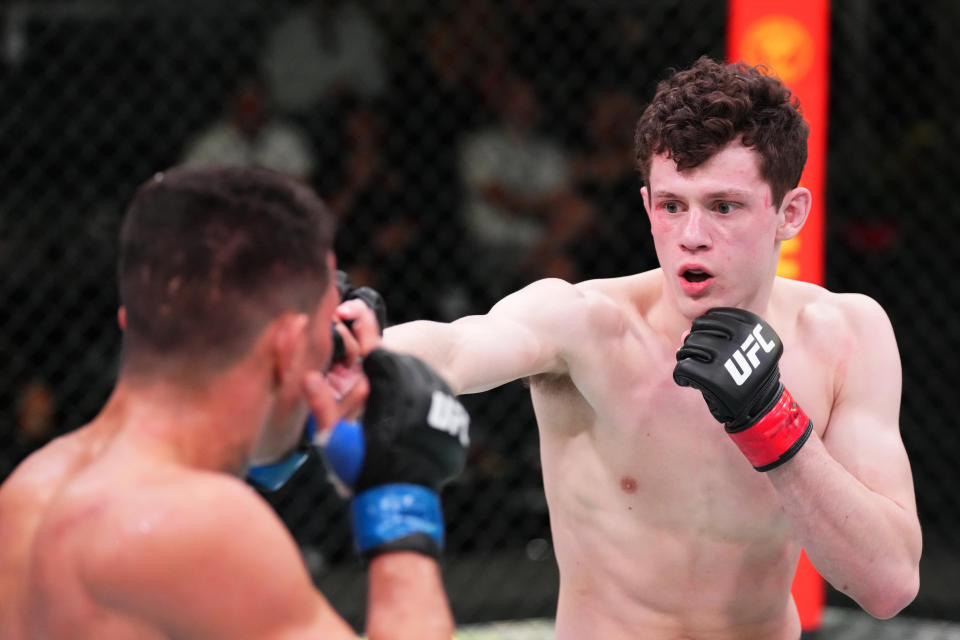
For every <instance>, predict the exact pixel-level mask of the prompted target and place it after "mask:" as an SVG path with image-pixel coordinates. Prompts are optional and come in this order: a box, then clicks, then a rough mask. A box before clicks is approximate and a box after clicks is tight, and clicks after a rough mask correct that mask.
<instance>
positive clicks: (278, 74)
mask: <svg viewBox="0 0 960 640" xmlns="http://www.w3.org/2000/svg"><path fill="white" fill-rule="evenodd" d="M382 55H383V37H382V35H381V33H380V30H379V28H378V26H377V25H376V24H375V23H374V22H373V20H372V19H371V18H370V16H369V15H368V14H367V13H366V12H365V11H364V9H363V8H362V7H361V6H360V5H359V3H357V2H354V1H352V0H310V1H308V2H305V3H303V4H300V5H298V6H296V7H294V8H293V9H292V10H291V11H290V12H289V13H288V14H287V15H286V16H284V17H283V18H281V20H280V22H279V23H277V24H276V25H275V26H274V27H273V29H272V30H271V31H270V32H269V33H268V34H267V40H266V46H265V49H264V52H263V57H262V59H261V66H262V72H263V74H264V78H265V80H266V85H267V91H268V93H269V96H270V99H271V100H272V101H273V104H274V106H275V107H276V108H277V109H279V110H280V111H281V112H282V113H287V114H298V115H305V114H308V113H309V112H310V111H312V110H313V109H314V108H315V107H317V106H318V105H320V104H321V103H323V102H325V101H329V100H331V99H333V98H336V97H338V96H341V95H342V94H344V93H352V94H356V95H358V96H360V97H364V98H373V97H376V96H379V95H381V94H382V93H383V92H384V89H385V88H386V78H387V75H386V69H385V68H384V66H383V58H382Z"/></svg>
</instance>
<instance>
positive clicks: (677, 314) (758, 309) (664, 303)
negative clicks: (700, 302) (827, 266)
mask: <svg viewBox="0 0 960 640" xmlns="http://www.w3.org/2000/svg"><path fill="white" fill-rule="evenodd" d="M772 285H773V283H771V287H769V288H767V289H766V290H764V291H761V292H757V295H755V296H753V297H752V298H751V299H749V300H741V301H737V302H734V303H730V302H728V303H724V304H719V303H718V304H716V305H708V306H706V307H705V308H704V309H703V312H706V311H707V309H709V308H711V307H712V306H735V307H738V308H741V309H746V310H748V311H752V312H754V313H756V314H758V315H760V316H761V317H765V318H766V317H769V316H770V315H771V313H772V312H773V309H772V308H773V307H774V306H775V304H774V298H775V296H774V295H773V286H772ZM681 307H682V305H681V304H680V303H679V302H678V301H677V300H675V299H674V298H673V297H672V294H671V293H670V292H669V291H667V289H666V287H665V286H664V287H662V289H661V290H660V292H659V295H658V296H657V297H656V298H655V301H654V302H653V304H652V305H651V306H650V309H649V312H648V315H647V317H648V319H649V321H650V324H651V325H652V326H653V327H654V328H655V330H656V331H657V332H658V333H660V334H661V335H663V336H664V337H666V338H667V339H668V340H670V341H671V342H676V343H677V344H679V343H680V341H681V338H682V336H683V335H684V333H685V332H686V331H688V330H689V329H690V326H691V324H693V320H694V318H695V317H696V316H697V315H699V314H693V315H692V316H691V315H689V314H686V313H684V312H683V310H682V308H681Z"/></svg>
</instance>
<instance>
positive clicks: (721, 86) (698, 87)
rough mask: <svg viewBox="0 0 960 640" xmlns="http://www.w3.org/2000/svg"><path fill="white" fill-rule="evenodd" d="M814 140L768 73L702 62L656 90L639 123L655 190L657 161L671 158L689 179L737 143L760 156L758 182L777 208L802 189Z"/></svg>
mask: <svg viewBox="0 0 960 640" xmlns="http://www.w3.org/2000/svg"><path fill="white" fill-rule="evenodd" d="M808 134H809V127H808V126H807V123H806V122H804V120H803V116H802V115H801V112H800V104H799V102H798V101H797V99H796V97H795V96H794V95H793V94H792V93H791V92H790V90H789V89H788V88H787V87H786V85H784V84H783V83H782V82H781V81H780V80H779V79H777V78H775V77H773V76H771V75H769V74H768V73H767V70H766V69H765V68H764V67H762V66H759V67H752V66H749V65H746V64H744V63H742V62H738V63H734V64H721V63H719V62H716V61H714V60H711V59H710V58H708V57H705V56H704V57H702V58H700V59H699V60H697V62H696V63H694V65H693V66H692V67H690V68H689V69H685V70H683V71H679V72H676V73H674V74H673V75H672V76H670V77H669V78H667V79H666V80H663V81H661V82H660V83H659V84H658V85H657V92H656V94H655V95H654V97H653V101H652V102H651V103H650V105H649V106H648V107H647V108H646V110H644V112H643V114H642V115H641V116H640V120H639V121H638V122H637V129H636V135H635V138H634V141H635V147H636V162H637V170H638V171H639V172H640V174H641V176H642V177H643V181H644V184H649V183H650V163H651V160H652V159H653V156H654V155H658V154H661V153H666V154H667V156H668V157H669V158H670V159H671V160H673V161H674V162H676V163H677V168H678V169H679V170H680V171H683V170H686V169H692V168H694V167H697V166H699V165H701V164H703V163H704V162H706V161H707V160H708V159H710V157H712V156H713V155H714V154H715V153H717V152H718V151H720V150H721V149H723V147H725V146H726V145H727V144H729V143H730V142H732V141H734V140H736V139H738V138H739V139H741V141H742V142H743V144H744V146H747V147H751V148H753V149H755V150H756V151H757V152H758V153H759V154H760V159H761V160H760V175H761V176H762V177H763V179H764V180H766V181H767V183H768V184H769V185H770V189H771V191H772V195H773V201H774V203H775V204H776V205H777V206H779V204H780V202H781V201H782V200H783V196H784V195H785V194H786V193H787V191H789V190H790V189H793V188H794V187H796V186H797V184H799V182H800V174H801V173H802V172H803V165H804V164H805V163H806V161H807V135H808Z"/></svg>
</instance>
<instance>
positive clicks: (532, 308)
mask: <svg viewBox="0 0 960 640" xmlns="http://www.w3.org/2000/svg"><path fill="white" fill-rule="evenodd" d="M754 156H755V152H753V151H752V150H750V149H747V148H745V147H743V146H742V145H740V144H739V143H734V144H731V145H730V146H728V147H727V148H725V149H724V150H722V151H721V152H720V153H718V154H717V155H716V156H714V157H713V158H711V159H710V160H709V161H708V162H707V163H705V164H704V165H703V166H701V167H697V168H696V169H693V170H690V171H686V172H679V171H677V169H676V165H675V164H674V163H673V162H672V161H670V160H669V159H667V158H665V157H662V156H657V157H655V158H654V162H653V166H652V171H651V181H650V182H651V185H652V194H647V192H646V190H645V191H644V195H645V200H646V201H647V203H648V206H649V211H648V214H649V215H650V218H651V228H652V230H653V235H654V240H655V243H656V246H657V252H658V256H659V258H660V263H661V267H662V268H660V269H656V270H652V271H648V272H645V273H641V274H636V275H631V276H626V277H623V278H615V279H607V280H594V281H588V282H583V283H580V284H576V285H571V284H568V283H565V282H562V281H559V280H543V281H540V282H536V283H534V284H532V285H530V286H528V287H526V288H525V289H522V290H521V291H519V292H516V293H514V294H512V295H510V296H507V297H506V298H504V299H503V300H501V301H500V302H499V303H497V304H496V305H495V306H494V307H493V308H492V309H491V311H490V312H489V313H488V314H486V315H483V316H470V317H466V318H462V319H460V320H457V321H455V322H453V323H450V324H440V323H432V322H424V321H418V322H413V323H407V324H404V325H398V326H396V327H392V328H390V329H388V330H387V331H386V333H385V335H384V340H385V343H386V344H387V346H388V347H390V348H394V349H398V350H406V351H409V352H412V353H415V354H417V355H419V356H421V357H423V358H425V359H426V360H427V361H428V362H431V363H432V364H434V366H436V367H437V368H438V370H439V371H440V372H441V374H442V375H444V376H445V377H446V379H447V380H448V381H449V382H450V383H451V386H452V387H453V388H454V389H455V390H457V391H458V392H461V393H472V392H479V391H483V390H486V389H490V388H493V387H495V386H498V385H500V384H503V383H505V382H507V381H510V380H514V379H518V378H523V377H529V379H530V383H531V384H530V389H531V396H532V400H533V406H534V409H535V412H536V415H537V422H538V425H539V430H540V446H541V452H540V453H541V460H542V467H543V480H544V489H545V492H546V497H547V502H548V504H549V508H550V522H551V528H552V533H553V541H554V545H555V549H556V554H557V562H558V564H559V568H560V596H559V602H558V607H557V618H556V630H557V638H558V639H560V640H575V639H580V638H604V639H605V640H607V639H609V640H617V639H621V638H623V639H628V638H637V637H643V638H645V639H651V640H661V639H662V640H679V639H696V640H720V639H729V640H734V639H737V640H742V639H744V638H750V639H760V640H796V639H797V638H798V637H799V635H800V624H799V620H798V616H797V612H796V608H795V606H794V603H793V601H792V598H791V596H790V585H791V581H792V577H793V572H794V569H795V567H796V563H797V559H798V555H799V552H800V548H801V547H803V548H805V549H806V551H807V553H808V555H809V556H810V558H811V560H812V561H813V562H814V564H815V566H817V568H818V569H819V570H820V571H821V573H822V574H823V575H824V576H825V577H826V578H827V579H828V580H830V582H831V583H832V584H833V585H834V586H836V587H837V588H838V589H841V590H843V591H844V592H846V593H847V594H848V595H850V596H851V597H853V598H854V599H855V600H857V601H858V602H859V603H860V604H861V606H863V607H864V608H865V609H866V610H867V611H869V612H870V613H872V614H874V615H876V616H878V617H889V616H891V615H894V614H895V613H896V612H897V611H899V610H900V609H901V608H902V607H903V606H905V605H906V604H907V603H909V601H910V600H912V598H913V597H914V595H915V594H916V588H917V586H916V585H917V579H918V578H917V564H918V561H919V555H920V535H919V534H920V532H919V525H918V522H917V518H916V507H915V502H914V495H913V485H912V479H911V475H910V468H909V463H908V461H907V458H906V454H905V452H904V449H903V445H902V442H901V440H900V434H899V425H898V413H899V398H900V363H899V358H898V355H897V350H896V343H895V340H894V337H893V332H892V329H891V327H890V324H889V321H888V320H887V318H886V316H885V314H884V313H883V311H882V310H881V309H880V307H879V306H878V305H877V304H876V303H875V302H873V301H872V300H870V299H869V298H866V297H864V296H860V295H840V294H835V293H831V292H829V291H827V290H825V289H823V288H820V287H817V286H814V285H810V284H806V283H800V282H794V281H791V280H786V279H783V278H778V277H775V270H776V260H777V255H778V253H779V247H780V243H781V242H782V241H783V240H786V239H788V238H790V237H792V236H793V235H795V233H796V232H797V231H798V230H799V228H800V227H801V226H802V224H803V221H804V219H805V217H806V212H807V210H808V207H809V193H808V192H806V190H805V189H795V190H793V191H791V192H790V193H788V194H787V196H786V197H785V198H784V201H783V203H782V204H781V205H780V206H779V208H775V207H773V206H772V205H770V204H769V203H770V198H769V187H768V186H767V185H766V183H764V182H763V180H762V179H761V178H760V174H759V170H758V169H757V163H756V161H755V157H754ZM648 195H652V197H650V198H648V197H646V196H648ZM765 196H766V199H765ZM691 269H692V270H695V271H697V272H698V273H702V272H705V273H707V274H709V277H707V278H706V279H704V278H703V276H702V275H700V276H695V277H694V278H692V279H691V278H688V277H685V276H684V275H683V274H684V273H686V272H688V271H689V270H691ZM716 306H737V307H741V308H746V309H749V310H751V311H753V312H754V313H757V314H758V315H760V316H761V317H763V318H764V319H766V321H767V322H768V323H769V324H770V325H771V326H772V327H773V329H774V330H775V331H776V332H777V333H778V335H779V336H780V338H781V340H782V342H783V344H784V354H783V357H782V359H781V361H780V370H781V374H782V380H783V383H784V384H785V385H786V387H787V388H788V389H789V390H790V391H791V393H792V394H793V396H794V398H795V399H796V400H797V402H798V403H799V405H800V406H801V407H802V408H803V410H804V411H805V412H806V414H807V415H808V416H809V417H810V418H811V419H812V421H813V424H814V426H815V434H813V435H812V436H811V437H810V440H809V441H808V442H807V443H806V444H805V445H804V447H803V448H802V449H801V450H800V451H799V453H798V454H797V455H796V456H795V457H794V458H793V459H791V460H790V461H789V462H788V463H786V464H784V465H782V466H781V467H779V468H777V469H774V470H773V471H770V472H768V473H758V472H757V471H755V470H754V469H753V467H752V466H751V464H750V463H749V462H748V461H747V459H746V458H745V457H744V455H743V454H742V453H741V452H740V451H739V450H738V448H737V447H736V445H735V444H734V443H733V442H732V441H731V440H730V438H729V437H728V436H727V435H726V433H725V432H724V430H723V428H722V426H721V425H720V424H718V423H717V422H716V420H714V418H713V417H712V416H711V414H710V412H709V411H708V409H707V406H706V404H705V402H704V400H703V398H702V396H701V394H700V393H699V392H698V391H696V390H694V389H692V388H688V387H679V386H677V385H676V384H675V383H674V381H673V378H672V372H673V368H674V366H675V364H676V356H675V354H676V351H677V349H678V348H679V347H680V345H681V342H682V337H683V335H684V334H685V332H686V331H687V330H689V328H690V324H691V322H692V320H693V319H694V318H695V317H697V316H698V315H700V314H702V313H704V312H705V311H706V310H708V309H710V308H712V307H716Z"/></svg>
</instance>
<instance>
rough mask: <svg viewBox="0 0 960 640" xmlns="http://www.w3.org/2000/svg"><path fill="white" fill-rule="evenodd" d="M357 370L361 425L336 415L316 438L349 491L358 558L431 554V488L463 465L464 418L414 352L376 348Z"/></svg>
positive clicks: (439, 543)
mask: <svg viewBox="0 0 960 640" xmlns="http://www.w3.org/2000/svg"><path fill="white" fill-rule="evenodd" d="M363 369H364V373H365V374H366V375H367V378H368V379H369V381H370V396H369V397H368V399H367V403H366V409H365V411H364V415H363V419H362V423H357V422H346V421H341V422H339V423H337V425H335V426H334V427H333V429H330V430H329V431H328V432H327V433H325V434H321V436H320V437H319V439H318V443H317V444H318V445H319V446H320V450H321V452H322V455H323V459H324V461H325V462H326V464H327V468H328V470H329V472H330V475H331V477H332V480H333V481H334V484H336V485H337V487H338V489H339V490H340V491H341V492H342V493H344V494H346V495H352V496H353V503H352V504H351V518H352V521H353V531H354V538H355V540H356V544H357V548H358V549H359V551H360V555H361V556H362V557H363V558H364V559H365V560H369V559H370V558H372V557H373V556H375V555H377V554H380V553H385V552H388V551H417V552H419V553H423V554H426V555H429V556H432V557H437V556H439V554H440V552H441V551H442V549H443V543H444V527H443V513H442V511H441V508H440V498H439V495H438V494H439V491H440V489H441V488H442V486H443V485H444V484H445V483H446V482H447V481H449V480H450V479H451V478H453V477H454V476H456V475H457V474H459V473H460V471H462V470H463V467H464V464H465V463H466V457H467V448H468V447H469V444H470V438H469V426H470V416H469V415H468V414H467V411H466V409H464V408H463V405H461V404H460V402H459V400H457V398H456V396H455V395H454V394H453V393H452V392H451V391H450V388H449V387H448V386H447V384H446V383H445V382H444V381H443V380H442V379H441V378H440V376H438V375H437V374H436V373H435V372H434V371H433V370H432V369H431V368H430V367H429V366H427V365H426V364H425V363H424V362H423V361H421V360H419V359H418V358H415V357H413V356H408V355H400V354H396V353H392V352H390V351H386V350H384V349H376V350H374V351H373V352H371V353H370V355H368V356H367V357H366V358H365V359H364V361H363Z"/></svg>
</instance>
